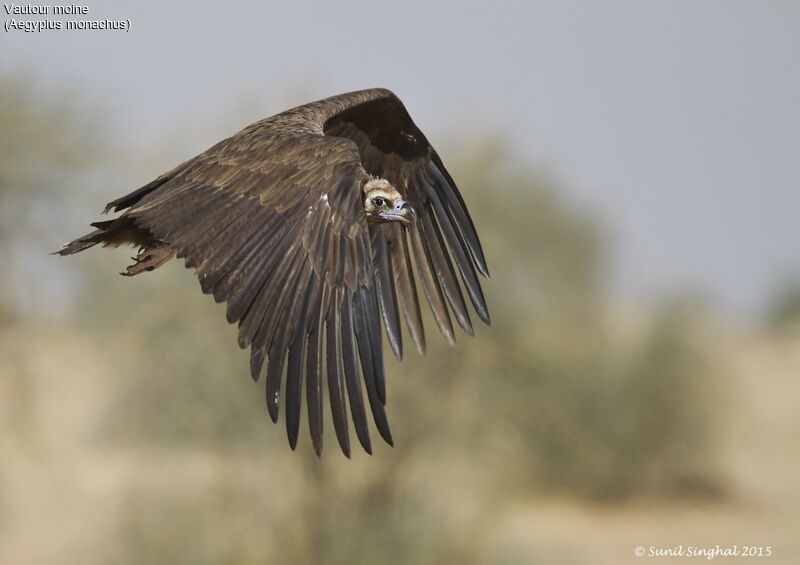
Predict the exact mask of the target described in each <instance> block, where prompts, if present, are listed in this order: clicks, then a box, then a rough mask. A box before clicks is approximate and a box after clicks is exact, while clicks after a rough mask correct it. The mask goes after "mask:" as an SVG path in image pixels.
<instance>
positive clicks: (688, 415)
mask: <svg viewBox="0 0 800 565" xmlns="http://www.w3.org/2000/svg"><path fill="white" fill-rule="evenodd" d="M0 87H1V88H0V97H2V99H3V101H4V104H3V106H2V108H0V121H2V127H0V143H1V145H0V220H2V224H0V236H1V237H2V239H1V240H0V241H1V243H0V254H2V257H3V258H4V268H3V270H2V273H0V284H1V285H2V288H3V294H2V302H0V563H3V564H16V563H25V564H39V563H42V564H44V563H48V564H49V563H80V564H92V563H131V564H133V563H137V564H139V563H171V564H179V563H187V564H190V563H191V564H204V563H208V564H211V563H214V564H217V563H241V564H249V563H334V564H338V563H342V564H345V563H347V564H355V563H365V564H366V563H389V564H392V563H422V564H425V563H493V564H494V563H501V564H527V563H564V564H571V563H575V564H583V563H592V564H606V563H607V564H618V563H627V562H636V561H638V562H643V561H653V560H656V561H667V562H669V561H670V560H669V559H668V558H661V559H656V558H647V557H643V558H641V559H636V558H635V557H634V549H635V548H636V547H637V546H643V547H645V548H647V549H648V550H649V548H650V547H651V546H653V547H657V548H668V547H674V546H677V545H683V546H684V547H688V546H699V547H704V548H713V547H714V546H717V545H719V546H722V547H727V546H732V545H738V546H739V547H740V548H741V547H742V546H745V545H748V546H761V547H764V548H766V547H767V546H771V548H772V549H771V550H772V556H771V557H769V558H766V557H765V558H761V559H758V561H764V562H770V563H781V564H784V563H785V564H793V563H796V562H797V560H798V557H800V538H798V536H797V532H799V531H800V481H798V479H797V469H798V467H800V381H798V378H797V377H798V375H800V326H799V325H798V321H799V320H800V306H798V305H799V304H800V300H798V296H800V293H798V291H797V290H796V288H795V287H793V286H792V285H791V284H790V283H787V285H786V287H785V289H784V290H782V291H780V293H778V294H776V296H775V297H774V298H773V299H772V300H768V301H767V302H769V303H771V304H772V305H773V307H772V309H771V310H770V311H769V312H766V313H764V316H763V317H762V318H759V319H755V318H753V319H749V320H743V319H739V320H736V321H732V320H731V319H730V318H728V317H726V316H725V315H722V314H720V313H718V312H716V311H715V310H714V308H713V297H706V296H702V295H700V296H697V295H696V294H694V293H692V292H686V290H685V289H675V292H674V293H673V294H672V295H670V296H664V297H663V299H662V300H660V301H658V302H657V303H653V304H641V303H632V302H631V303H629V302H626V301H625V300H624V297H623V299H622V300H620V299H619V298H618V297H614V298H611V297H609V296H608V295H607V293H606V291H605V288H604V274H605V272H606V270H607V269H608V262H609V261H610V260H611V259H610V257H611V256H612V255H613V249H612V248H611V244H610V243H609V238H608V237H607V235H606V234H607V232H608V231H609V229H610V230H611V231H613V226H611V227H608V226H603V222H602V219H598V218H594V217H591V216H590V215H588V214H587V213H586V212H585V211H583V210H580V209H577V208H576V207H575V206H573V205H571V204H570V203H569V202H566V201H565V200H564V198H563V197H562V196H561V195H560V193H559V191H558V187H557V186H554V185H553V183H552V182H551V181H550V180H548V179H547V178H544V177H542V176H541V175H540V174H538V173H537V171H535V170H531V168H530V167H529V166H528V165H526V164H525V163H520V162H518V161H516V160H515V157H514V155H513V152H512V151H511V150H510V149H509V148H508V147H507V146H506V145H504V144H503V142H502V140H499V139H497V138H487V139H484V140H476V141H475V142H474V143H466V142H462V143H458V144H456V143H451V144H447V143H444V144H437V145H442V146H440V147H439V149H440V152H441V153H442V154H443V156H444V158H445V161H446V162H447V163H448V165H449V166H450V169H451V172H452V173H453V176H454V177H455V178H456V179H457V181H458V183H459V186H460V187H461V188H462V192H463V194H464V198H465V200H466V201H467V202H468V203H469V205H470V209H471V210H472V211H473V216H474V219H475V223H476V225H477V226H478V229H479V231H480V233H481V235H482V239H483V241H484V245H485V248H486V252H487V257H488V258H489V262H490V269H491V271H492V279H491V280H489V281H487V282H486V292H487V299H488V302H489V306H490V309H491V312H492V316H493V325H492V327H491V328H483V327H482V328H480V329H478V331H477V336H476V337H475V338H468V337H466V336H461V337H460V339H459V345H458V347H457V348H449V347H446V346H444V345H443V344H442V341H443V340H441V339H439V337H438V336H437V335H435V333H434V332H435V328H434V326H433V325H432V324H430V323H428V324H427V326H426V327H427V328H428V332H427V333H428V341H429V351H428V353H427V355H426V357H425V358H420V357H419V356H418V355H417V354H416V353H415V352H413V351H408V352H407V353H406V358H405V359H404V360H403V361H402V363H399V362H396V361H389V363H388V367H387V373H388V383H387V386H388V398H389V400H388V411H389V417H390V421H391V424H392V427H393V432H394V436H395V443H396V447H394V448H389V447H386V446H379V447H376V449H375V454H374V455H373V456H371V457H370V456H367V455H365V454H363V453H360V452H357V453H355V454H354V456H353V459H352V460H347V459H345V458H344V457H343V456H342V455H341V454H340V453H339V452H338V449H337V448H336V446H335V441H333V438H332V436H331V434H330V433H327V434H326V449H325V451H324V453H323V457H322V459H317V458H316V457H315V456H314V455H313V453H312V451H311V448H310V445H309V442H308V441H307V439H306V438H305V437H304V436H302V437H301V441H300V445H299V446H298V449H297V452H295V453H292V452H291V451H290V449H289V448H288V446H287V444H286V440H285V435H284V433H285V432H284V430H283V427H282V426H283V421H282V420H281V421H279V426H273V425H272V424H271V423H270V422H269V421H268V419H267V417H266V414H265V409H264V400H263V390H262V387H261V385H263V382H262V383H259V384H258V385H257V384H254V383H252V382H251V380H250V379H249V378H248V376H247V375H248V372H247V355H246V353H244V352H241V351H239V350H238V349H237V347H236V345H235V337H234V336H235V331H234V328H232V327H229V326H227V325H226V324H225V323H224V321H223V320H224V317H223V315H222V312H223V310H222V307H221V306H220V305H215V304H213V301H211V300H210V299H209V298H208V297H204V296H202V295H201V293H200V292H199V288H198V285H197V284H196V282H195V281H194V278H193V276H192V275H191V273H189V272H188V271H186V270H184V269H183V267H182V265H179V264H171V265H169V266H167V267H165V268H162V269H159V270H158V271H156V272H154V273H151V274H148V275H146V276H141V277H136V278H134V279H123V278H121V277H119V276H117V275H116V273H117V272H118V271H120V270H122V268H123V267H124V266H125V265H126V264H127V257H128V255H129V253H128V252H126V251H117V252H113V253H112V252H102V251H100V250H93V251H91V252H88V253H86V254H82V255H81V256H77V257H74V258H70V259H61V258H56V257H50V256H47V255H46V253H47V252H50V251H53V250H54V249H56V248H57V247H58V246H59V245H60V244H61V243H63V242H64V241H65V240H67V239H70V238H72V237H74V236H76V235H80V234H81V233H83V231H84V230H85V229H86V228H85V224H86V223H88V221H93V220H96V219H97V218H96V216H95V213H96V211H97V210H99V209H100V208H101V207H102V204H104V203H105V202H106V201H108V200H110V199H112V198H114V197H115V196H118V195H119V194H121V193H123V192H126V191H129V190H131V189H133V188H135V187H136V186H138V185H140V184H143V183H144V182H146V181H147V180H149V178H150V177H152V176H154V175H155V174H158V173H160V172H161V169H166V168H167V167H168V166H169V165H170V164H173V163H174V162H177V161H178V160H180V159H181V158H185V157H187V156H188V155H169V154H165V152H164V150H163V148H159V149H158V151H157V152H154V153H151V154H148V153H147V151H146V150H144V149H142V148H127V147H124V146H123V147H120V146H119V145H118V143H117V142H116V141H114V140H108V139H105V138H104V137H103V133H102V132H103V128H102V124H101V123H98V122H97V121H96V118H91V119H90V118H89V117H88V113H86V112H85V109H84V108H82V107H81V106H80V105H79V104H77V103H74V102H69V101H67V102H63V101H56V100H55V99H51V98H47V97H46V96H43V95H42V94H41V93H39V92H38V91H37V90H36V89H35V88H33V87H32V86H31V84H30V83H28V82H26V81H25V80H24V79H20V78H19V77H5V78H3V79H2V81H1V82H0ZM93 120H94V121H93ZM238 125H243V124H238ZM233 127H235V124H234V126H233ZM131 154H135V155H137V158H136V159H131V158H130V156H131ZM154 163H155V165H154ZM327 431H328V432H330V431H331V425H330V424H329V423H328V424H327ZM753 559H755V558H753ZM684 560H685V559H684ZM694 561H696V562H701V561H706V560H705V559H703V558H702V557H698V558H696V559H695V560H694Z"/></svg>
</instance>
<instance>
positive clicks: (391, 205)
mask: <svg viewBox="0 0 800 565" xmlns="http://www.w3.org/2000/svg"><path fill="white" fill-rule="evenodd" d="M364 211H365V212H366V214H367V221H368V222H370V223H373V224H378V223H382V222H402V223H404V224H410V223H412V222H413V221H414V220H415V219H416V213H415V212H414V208H412V206H411V204H409V203H408V202H406V201H405V200H403V197H402V196H400V193H399V192H397V189H396V188H395V187H393V186H392V185H391V184H390V183H389V181H387V180H385V179H372V180H370V181H369V182H367V184H365V185H364Z"/></svg>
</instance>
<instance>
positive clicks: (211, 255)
mask: <svg viewBox="0 0 800 565" xmlns="http://www.w3.org/2000/svg"><path fill="white" fill-rule="evenodd" d="M279 117H280V115H279V116H278V117H276V118H273V119H272V120H265V121H264V122H259V123H257V124H253V125H252V126H250V127H248V128H246V129H245V130H243V131H242V132H240V133H238V134H236V135H235V136H233V137H231V138H229V139H227V140H224V141H222V142H221V143H219V144H217V145H216V146H214V147H212V148H211V149H209V150H208V151H206V152H205V153H203V154H202V155H200V156H198V157H196V158H195V159H192V160H191V161H188V162H187V163H184V164H183V165H181V166H179V167H178V168H176V169H175V170H173V171H171V172H170V173H167V174H166V175H164V176H163V177H162V178H160V179H158V180H157V181H154V183H151V185H149V188H148V187H145V188H147V190H144V189H143V191H142V192H139V193H133V194H131V195H129V196H128V197H125V198H123V199H120V200H119V201H116V202H112V203H111V204H110V207H113V208H115V209H118V208H122V207H129V208H128V210H126V212H125V214H124V215H126V216H128V217H130V218H132V219H133V220H134V221H135V222H136V224H137V225H138V226H140V227H142V228H146V229H147V230H149V231H150V232H151V233H152V234H153V235H154V236H155V237H156V238H157V239H158V240H161V241H164V242H166V243H167V244H169V246H170V247H171V248H172V249H173V250H174V251H175V252H176V254H177V256H178V257H183V258H185V260H186V266H187V267H191V268H193V269H194V270H195V271H196V273H197V275H198V278H199V280H200V284H201V286H202V289H203V291H204V292H205V293H209V294H213V296H214V298H215V299H216V300H217V301H223V300H224V301H227V318H228V321H229V322H231V323H233V322H238V324H239V345H240V346H241V347H243V348H246V347H248V346H249V347H250V348H251V358H250V369H251V374H252V376H253V378H254V379H256V380H258V378H259V375H260V373H261V371H262V366H263V364H264V362H265V359H266V360H267V361H266V365H267V367H266V394H267V407H268V410H269V414H270V416H271V417H272V419H273V421H274V420H276V419H277V416H278V407H279V395H280V390H281V380H282V374H283V373H284V372H285V374H286V384H285V393H284V396H285V400H284V403H285V406H286V426H287V433H288V436H289V442H290V445H291V446H292V448H294V447H295V445H296V442H297V435H298V428H299V421H300V407H301V402H302V388H303V381H305V386H306V402H307V405H308V420H309V427H310V432H311V438H312V442H313V445H314V449H315V450H316V451H317V452H318V453H319V452H320V450H321V449H322V388H323V385H322V380H323V378H324V377H327V381H328V382H327V385H328V390H329V397H330V405H331V409H332V414H333V422H334V427H335V430H336V435H337V438H338V440H339V444H340V445H341V448H342V450H343V451H344V453H345V454H347V455H348V456H349V453H350V443H349V433H348V417H347V405H348V404H349V406H350V412H351V414H352V421H353V423H354V426H355V429H356V433H357V436H358V439H359V441H360V442H361V444H362V445H363V447H364V449H365V450H366V451H368V452H371V445H370V437H369V432H368V427H367V416H366V410H365V404H364V401H363V393H362V379H361V377H360V376H359V365H360V369H361V373H362V374H363V384H364V386H365V388H366V393H367V396H368V398H369V404H370V407H371V410H372V414H373V417H374V420H375V423H376V426H377V428H378V431H379V432H380V434H381V436H383V438H384V439H385V440H386V441H387V442H389V443H390V444H391V443H392V439H391V434H390V432H389V427H388V424H387V421H386V415H385V413H384V407H383V399H385V397H384V396H383V394H382V392H381V393H380V394H379V391H383V390H384V384H383V364H382V362H379V361H380V349H381V338H380V314H379V306H378V302H377V297H376V294H375V292H374V283H373V282H372V272H373V267H372V250H371V244H370V240H369V230H368V227H367V223H366V219H365V215H364V209H363V202H362V198H363V197H362V192H361V183H362V181H363V178H364V175H365V173H364V171H363V169H362V168H361V166H360V158H359V154H358V150H357V148H356V146H355V144H353V143H352V142H351V141H348V140H344V139H336V138H329V137H325V136H324V135H322V131H321V127H317V128H314V127H312V126H313V123H311V125H309V124H308V123H305V122H300V123H299V124H298V125H296V126H292V125H291V124H288V125H287V120H280V119H277V118H279ZM293 119H295V117H294V115H290V116H289V120H288V121H289V122H291V120H293ZM315 129H316V130H318V131H315ZM323 368H327V371H323Z"/></svg>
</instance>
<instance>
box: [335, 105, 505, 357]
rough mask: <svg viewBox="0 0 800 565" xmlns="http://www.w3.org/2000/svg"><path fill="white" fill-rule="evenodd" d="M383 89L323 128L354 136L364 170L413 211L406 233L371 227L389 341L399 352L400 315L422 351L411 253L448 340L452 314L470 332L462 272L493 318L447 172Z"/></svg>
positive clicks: (468, 224)
mask: <svg viewBox="0 0 800 565" xmlns="http://www.w3.org/2000/svg"><path fill="white" fill-rule="evenodd" d="M382 93H383V95H382V96H379V97H375V98H373V99H371V100H368V101H365V102H363V103H361V104H358V105H354V106H351V107H349V108H347V109H345V110H343V111H341V112H339V113H337V114H336V115H335V116H333V117H331V118H330V119H329V120H328V121H327V122H326V124H325V133H326V134H327V135H329V136H334V137H341V138H347V139H351V140H353V141H354V142H355V143H356V144H357V145H358V151H359V153H360V155H361V162H362V165H363V167H364V169H365V170H366V171H367V172H368V173H369V174H371V175H374V176H377V177H381V178H385V179H387V180H388V181H389V182H391V183H392V185H393V186H394V187H395V188H397V189H398V190H399V191H400V193H401V194H402V195H403V197H404V198H405V199H406V201H408V202H410V203H411V205H412V206H414V208H415V209H416V211H417V221H416V223H415V224H414V225H413V226H411V227H410V228H409V230H408V237H407V236H406V231H405V230H403V229H401V227H400V226H399V225H397V224H396V223H390V224H377V225H372V226H370V231H371V241H372V248H373V253H374V262H375V273H374V276H375V282H376V287H377V292H378V296H379V300H380V305H381V311H382V314H383V321H384V325H385V327H386V333H387V336H388V338H389V343H390V344H391V346H392V349H393V350H394V352H395V354H396V355H397V356H398V357H401V356H402V336H401V331H400V319H401V317H402V318H405V320H406V325H407V327H408V330H409V333H410V335H411V338H412V339H413V341H414V343H415V345H416V347H417V349H418V350H419V351H420V352H423V351H424V350H425V334H424V332H423V327H422V319H421V315H420V307H419V299H418V296H417V288H416V283H415V279H414V276H413V274H412V272H413V267H412V260H411V257H412V256H413V258H414V259H413V262H414V265H415V266H416V271H417V275H418V276H419V279H420V281H421V283H422V290H423V292H424V294H425V297H426V298H427V301H428V304H429V305H430V307H431V310H432V312H433V315H434V319H435V320H436V324H437V326H438V327H439V330H440V331H441V333H442V334H443V335H444V336H445V338H447V340H448V341H449V342H450V343H454V341H455V334H454V332H453V325H452V322H451V318H450V311H452V313H453V315H454V316H455V318H456V321H457V322H458V325H459V326H461V328H462V329H463V330H464V331H465V332H466V333H468V334H470V335H472V334H473V328H472V322H471V320H470V317H469V312H468V310H467V307H466V303H465V301H464V297H463V294H462V292H461V287H460V285H459V282H458V276H459V275H460V278H461V281H462V283H463V286H464V288H465V289H466V291H467V294H468V295H469V298H470V301H471V302H472V305H473V307H474V308H475V311H476V312H477V314H478V316H479V317H480V318H481V320H483V321H484V322H485V323H487V324H489V323H490V319H489V312H488V309H487V307H486V301H485V299H484V296H483V291H482V290H481V286H480V282H479V280H478V277H477V273H480V274H481V275H483V276H486V277H488V276H489V272H488V269H487V267H486V259H485V258H484V255H483V250H482V249H481V244H480V240H479V239H478V234H477V233H476V231H475V227H474V225H473V223H472V219H471V218H470V215H469V212H468V211H467V207H466V205H465V204H464V200H463V199H462V198H461V194H460V193H459V192H458V189H457V188H456V185H455V183H454V182H453V179H452V177H451V176H450V174H449V173H448V172H447V169H445V167H444V165H443V164H442V161H441V159H440V158H439V156H438V155H437V153H436V151H435V150H434V149H433V147H431V145H430V144H429V143H428V140H427V139H426V138H425V135H424V134H423V133H422V132H421V131H420V130H419V128H418V127H417V126H416V125H415V124H414V122H413V121H412V120H411V117H410V116H409V115H408V112H407V111H406V109H405V107H404V106H403V104H402V102H401V101H400V99H399V98H397V97H396V96H395V95H394V94H392V93H391V92H389V91H387V90H384V91H382ZM448 306H449V310H448Z"/></svg>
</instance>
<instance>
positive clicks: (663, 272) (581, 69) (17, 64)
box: [0, 0, 800, 311]
mask: <svg viewBox="0 0 800 565" xmlns="http://www.w3.org/2000/svg"><path fill="white" fill-rule="evenodd" d="M44 3H45V2H41V3H39V2H34V4H44ZM85 4H86V5H88V6H89V8H90V13H89V15H88V16H84V19H103V18H110V19H124V18H130V20H131V21H132V26H133V27H132V31H131V32H130V33H124V32H112V31H80V32H75V31H49V32H42V33H27V34H26V33H23V32H19V31H17V32H11V33H6V32H5V31H0V70H4V71H14V70H24V71H26V72H27V73H28V74H30V75H31V76H33V77H34V78H35V79H36V80H37V81H38V82H40V83H41V84H44V85H46V86H48V87H52V88H54V89H63V88H69V89H71V90H72V91H73V92H75V93H77V94H80V95H81V96H83V95H86V96H88V99H89V100H90V101H92V102H93V103H96V104H98V105H99V107H101V108H102V109H104V110H109V111H111V112H113V116H114V120H115V122H114V125H115V127H116V128H117V129H116V130H115V131H119V132H124V135H126V136H130V138H131V140H132V141H133V142H134V143H141V142H143V141H145V140H148V139H152V138H153V136H158V137H162V138H163V137H166V138H173V139H174V138H175V137H176V131H175V130H176V129H177V128H178V127H179V126H181V125H182V124H187V123H190V122H193V123H204V122H209V123H219V122H220V120H221V119H223V118H224V117H225V116H229V115H230V113H231V110H232V108H235V107H237V106H238V107H240V106H241V104H242V100H243V99H249V100H250V101H251V103H252V101H253V100H256V101H261V100H263V101H264V102H263V106H264V107H263V108H261V109H259V110H260V111H257V112H256V114H255V115H253V116H252V117H253V118H256V117H263V116H266V115H268V114H271V113H274V112H276V111H279V110H281V109H283V108H282V107H281V105H282V104H285V103H302V102H305V101H307V100H304V99H299V98H297V99H293V98H292V97H291V92H293V89H299V88H300V86H302V90H303V91H304V92H305V93H311V95H312V97H314V98H321V97H324V96H327V95H330V94H334V93H338V92H341V91H347V90H354V89H358V88H365V87H371V86H386V87H389V88H391V89H393V90H394V91H395V92H396V93H397V94H399V95H400V96H401V98H403V100H404V101H405V102H406V105H407V107H408V108H409V111H410V112H411V114H412V116H413V117H414V118H415V121H416V122H417V124H418V125H420V127H421V128H422V129H423V130H424V131H425V132H426V133H428V134H429V135H428V137H429V138H431V139H432V140H433V141H434V142H435V141H436V140H437V139H439V140H442V139H446V138H447V139H451V138H452V137H454V136H460V135H465V136H469V135H474V134H477V133H480V132H483V131H494V132H500V133H505V134H506V135H508V136H509V138H510V139H511V140H512V141H513V142H514V143H515V144H517V146H518V156H519V157H520V158H522V159H526V160H530V161H532V162H534V163H535V164H537V165H538V166H541V167H543V168H544V170H545V171H546V172H547V173H548V174H549V175H551V176H553V177H554V178H556V179H558V180H559V181H560V183H561V185H562V186H563V189H564V190H566V191H568V192H569V195H570V198H571V199H573V200H578V201H580V202H582V203H584V204H586V205H589V206H591V207H592V208H595V209H597V210H599V211H600V212H601V213H602V215H603V217H604V218H605V219H606V221H607V223H608V224H609V225H610V226H611V227H612V230H613V237H614V253H615V259H616V271H615V273H614V281H615V284H616V288H618V289H619V290H620V291H621V292H627V293H635V294H636V295H649V294H651V293H653V292H659V291H662V290H664V289H671V288H675V287H680V286H690V287H693V288H700V289H706V290H707V291H708V293H709V294H711V295H712V296H714V297H716V299H717V301H718V302H719V303H720V304H722V305H724V306H726V307H729V308H731V309H733V310H734V311H753V310H754V309H755V308H756V307H758V306H759V305H760V304H761V302H762V300H763V297H764V296H765V294H766V293H767V292H768V291H769V290H770V289H772V288H773V287H774V285H775V284H776V282H777V281H779V280H781V279H783V278H786V277H789V276H790V275H792V274H798V275H800V229H799V227H798V223H799V222H798V218H799V217H800V163H798V161H800V108H798V106H799V105H800V2H788V1H787V2H779V1H762V2H757V1H752V2H728V1H718V2H710V1H703V2H695V1H693V2H676V1H669V2H666V1H664V2H641V1H631V2H602V3H600V2H549V3H542V2H518V3H511V2H508V3H504V2H493V3H491V6H490V5H488V4H486V5H480V4H470V3H467V2H441V1H430V0H429V1H426V2H409V1H403V2H392V3H387V2H377V1H370V2H363V3H360V2H353V1H350V0H346V1H344V0H340V1H336V2H319V3H316V4H314V5H312V4H311V3H303V2H279V3H275V2H268V1H259V2H197V1H192V2H188V1H187V2H164V1H154V0H147V1H145V0H139V1H135V2H133V1H130V2H124V1H114V0H104V1H103V2H99V1H92V2H87V3H85ZM2 17H3V19H4V20H5V19H7V18H9V16H8V15H7V14H6V13H5V10H3V14H2ZM298 85H300V86H298ZM287 98H288V100H287ZM240 125H242V126H243V125H245V124H244V123H242V124H240ZM201 131H202V130H201ZM231 133H232V132H231ZM195 137H196V138H193V139H190V140H188V143H187V147H188V148H189V149H191V151H190V152H189V153H187V154H186V155H185V157H190V156H191V155H192V154H193V152H199V151H200V150H202V149H204V148H206V147H207V146H209V145H211V144H212V143H213V142H215V141H217V139H216V138H214V137H213V136H211V135H209V136H208V137H204V136H202V135H201V136H195ZM440 145H441V143H440ZM132 158H136V157H135V156H133V157H132ZM160 172H162V171H160V170H158V171H156V170H154V171H152V173H153V176H155V175H156V174H158V173H160ZM146 180H149V179H142V181H143V183H144V181H146ZM132 188H135V187H131V186H120V187H118V190H116V192H119V193H120V194H121V193H125V192H128V191H129V190H130V189H132ZM489 259H490V260H491V258H489Z"/></svg>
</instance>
